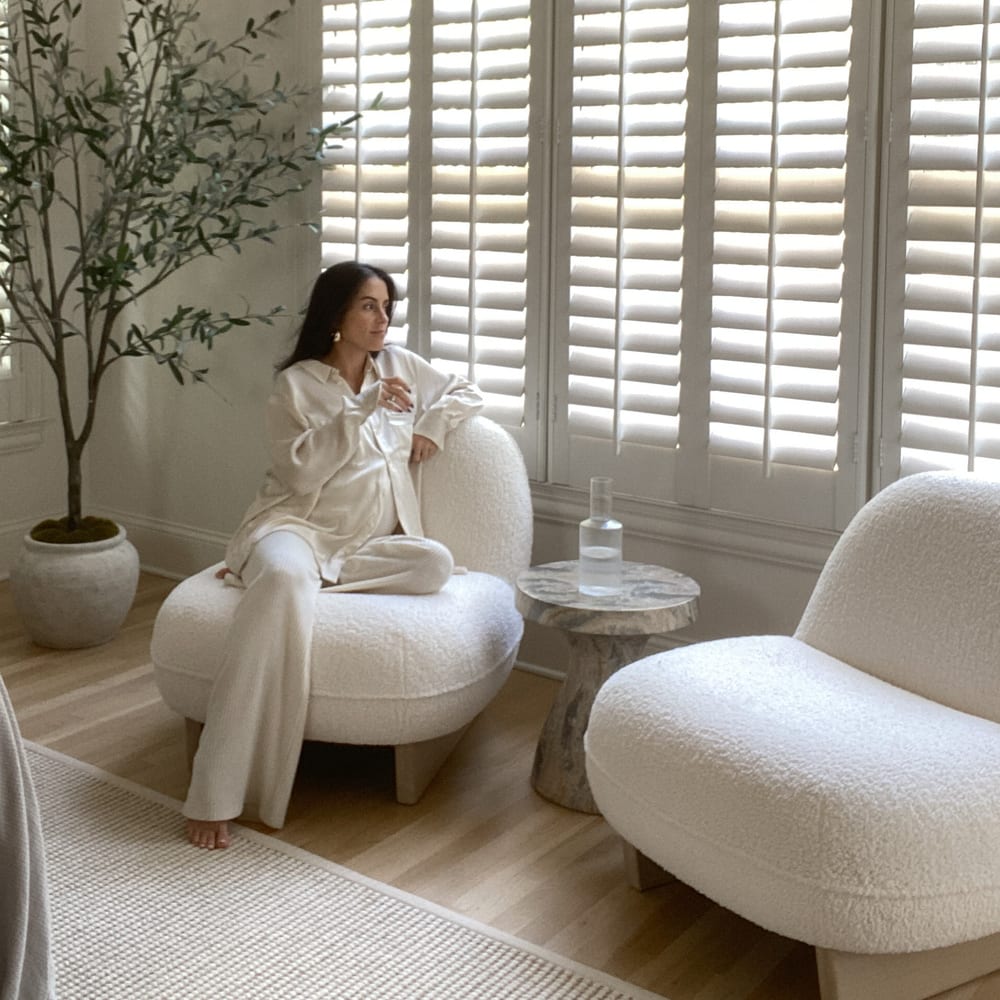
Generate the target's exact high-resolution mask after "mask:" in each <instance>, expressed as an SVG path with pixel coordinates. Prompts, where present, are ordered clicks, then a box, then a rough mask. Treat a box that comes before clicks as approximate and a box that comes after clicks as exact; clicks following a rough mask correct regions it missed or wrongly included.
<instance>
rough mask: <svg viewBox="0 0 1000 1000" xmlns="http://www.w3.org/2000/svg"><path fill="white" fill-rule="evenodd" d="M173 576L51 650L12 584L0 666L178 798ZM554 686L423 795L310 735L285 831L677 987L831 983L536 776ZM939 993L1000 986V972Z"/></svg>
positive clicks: (40, 718)
mask: <svg viewBox="0 0 1000 1000" xmlns="http://www.w3.org/2000/svg"><path fill="white" fill-rule="evenodd" d="M173 586H174V583H173V582H172V581H169V580H164V579H162V578H159V577H156V576H153V575H150V574H143V575H142V578H141V579H140V583H139V592H138V594H137V597H136V604H135V607H134V608H133V610H132V612H131V613H130V615H129V617H128V619H127V620H126V623H125V627H124V628H123V630H122V632H121V634H120V635H119V636H118V637H117V638H116V639H114V640H113V641H112V642H110V643H108V644H106V645H104V646H100V647H96V648H95V649H90V650H66V651H59V652H54V651H51V650H42V649H39V648H38V647H36V646H34V645H32V644H31V643H30V642H29V641H28V639H27V638H26V637H25V636H24V635H23V633H22V632H21V629H20V625H19V623H18V621H17V616H16V613H15V612H14V609H13V602H12V601H11V598H10V588H9V585H8V584H6V583H0V674H2V675H3V678H4V681H5V683H6V684H7V686H8V689H9V690H10V695H11V699H12V701H13V703H14V707H15V710H16V711H17V714H18V718H19V720H20V721H21V725H22V728H23V730H24V735H25V736H26V737H27V738H29V739H32V740H35V741H37V742H39V743H42V744H45V745H48V746H52V747H54V748H55V749H57V750H60V751H62V752H63V753H67V754H69V755H70V756H73V757H77V758H78V759H80V760H85V761H88V762H90V763H92V764H96V765H97V766H98V767H102V768H105V769H106V770H108V771H110V772H112V773H113V774H118V775H121V776H122V777H125V778H128V779H130V780H132V781H135V782H138V783H139V784H141V785H144V786H146V787H148V788H151V789H154V790H155V791H158V792H161V793H163V794H165V795H170V796H173V797H175V798H181V797H183V795H184V792H185V789H186V787H187V780H188V772H187V762H186V759H185V746H184V744H185V740H184V728H185V727H184V721H183V720H182V719H180V718H179V717H178V716H176V715H174V714H173V713H172V712H171V711H170V710H169V709H168V708H166V706H164V705H163V703H162V702H161V701H160V699H159V695H158V693H157V691H156V686H155V684H154V682H153V679H152V668H151V666H150V663H149V639H150V635H151V632H152V623H153V619H154V617H155V615H156V610H157V608H158V607H159V605H160V602H161V601H162V600H163V598H164V597H165V596H166V595H167V593H169V591H170V590H171V589H172V587H173ZM557 688H558V684H557V683H556V682H555V681H552V680H548V679H546V678H543V677H538V676H536V675H533V674H529V673H525V672H522V671H518V670H515V671H514V672H513V674H512V675H511V678H510V680H509V682H508V683H507V685H506V686H505V687H504V689H503V690H502V691H501V692H500V694H499V696H498V697H497V698H496V700H495V701H494V702H493V703H492V704H491V705H490V706H489V707H488V708H487V709H486V711H485V712H483V714H482V715H481V716H480V717H479V718H478V719H477V720H476V721H475V722H474V723H473V725H472V726H471V727H470V729H469V731H468V732H467V733H466V734H465V736H464V737H463V739H462V740H461V742H460V743H459V744H458V746H456V747H455V749H454V750H453V752H452V753H451V755H450V756H449V758H448V760H447V761H446V763H445V765H444V767H443V768H442V770H441V771H440V773H439V774H438V775H437V776H436V777H435V779H434V780H433V781H432V782H431V784H430V786H429V787H428V789H427V791H426V792H425V794H424V795H423V797H422V798H421V799H420V801H419V802H417V803H416V804H415V805H409V806H407V805H401V804H399V803H398V802H396V801H395V792H394V779H393V755H392V751H391V749H388V748H385V749H383V748H366V747H344V746H324V745H320V744H307V745H306V746H305V747H304V748H303V754H302V760H301V762H300V766H299V772H298V776H297V779H296V785H295V791H294V794H293V797H292V802H291V805H290V807H289V814H288V821H287V824H286V826H285V828H284V829H283V830H281V831H279V832H278V833H277V834H276V835H277V836H278V837H279V838H280V839H282V840H284V841H286V842H288V843H292V844H296V845H298V846H300V847H302V848H304V849H305V850H308V851H312V852H314V853H316V854H319V855H321V856H323V857H325V858H329V859H330V860H332V861H336V862H338V863H340V864H344V865H347V866H348V867H350V868H353V869H354V870H355V871H359V872H362V873H363V874H365V875H369V876H371V877H372V878H376V879H380V880H382V881H385V882H388V883H390V884H393V885H396V886H398V887H399V888H401V889H405V890H407V891H409V892H414V893H416V894H418V895H420V896H423V897H424V898H427V899H431V900H433V901H435V902H438V903H441V904H442V905H444V906H448V907H450V908H452V909H454V910H457V911H458V912H460V913H464V914H466V915H468V916H470V917H473V918H475V919H478V920H481V921H484V922H485V923H488V924H490V925H492V926H495V927H497V928H499V929H501V930H503V931H507V932H509V933H513V934H516V935H519V936H521V937H524V938H527V939H528V940H530V941H533V942H535V943H536V944H539V945H542V946H544V947H547V948H551V949H553V950H554V951H557V952H559V953H560V954H563V955H566V956H567V957H569V958H571V959H574V960H576V961H579V962H583V963H585V964H587V965H591V966H594V967H597V968H600V969H603V970H605V971H607V972H609V973H611V974H612V975H615V976H620V977H621V978H623V979H626V980H628V981H629V982H633V983H636V984H637V985H639V986H642V987H644V988H645V989H648V990H652V991H653V992H656V993H660V994H662V995H663V996H667V997H670V998H671V1000H818V997H819V990H818V986H817V978H816V964H815V959H814V956H813V952H812V949H811V948H809V947H807V946H806V945H803V944H800V943H798V942H794V941H790V940H788V939H786V938H782V937H779V936H777V935H775V934H771V933H769V932H767V931H764V930H762V929H760V928H758V927H755V926H754V925H753V924H750V923H748V922H747V921H745V920H742V919H740V918H739V917H737V916H735V915H734V914H732V913H729V912H728V911H726V910H723V909H722V908H720V907H718V906H715V905H714V904H713V903H711V902H710V901H709V900H707V899H706V898H705V897H703V896H701V895H699V894H698V893H697V892H695V891H694V890H693V889H691V888H690V887H688V886H686V885H684V884H683V883H681V882H677V881H674V882H670V883H668V884H666V885H663V886H660V887H658V888H654V889H650V890H648V891H646V892H643V893H640V892H637V891H636V890H634V889H632V888H631V887H630V886H628V885H627V884H626V879H625V871H624V866H623V864H622V854H621V852H622V848H621V843H620V841H619V839H618V837H617V836H616V835H615V834H614V832H613V831H612V830H611V829H610V828H609V827H608V826H607V824H606V823H605V822H604V820H603V819H602V818H601V817H600V816H590V815H586V814H582V813H577V812H573V811H571V810H568V809H563V808H562V807H560V806H557V805H554V804H553V803H551V802H548V801H546V800H545V799H543V798H541V797H540V796H539V795H537V794H536V793H535V792H534V791H532V789H531V786H530V774H531V764H532V759H533V757H534V751H535V743H536V741H537V738H538V734H539V732H540V731H541V727H542V724H543V722H544V720H545V717H546V714H547V712H548V708H549V706H550V704H551V703H552V700H553V698H554V696H555V693H556V691H557ZM249 825H253V824H249ZM257 828H258V829H266V828H264V827H257ZM182 829H183V822H182V820H181V819H180V818H179V817H178V821H177V835H178V837H180V836H182ZM940 1000H1000V973H994V974H993V975H992V976H986V977H983V978H982V979H980V980H977V981H976V982H974V983H971V984H968V985H966V986H962V987H958V988H957V989H954V990H951V991H948V992H946V993H943V994H941V997H940Z"/></svg>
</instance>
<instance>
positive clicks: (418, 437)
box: [410, 434, 438, 462]
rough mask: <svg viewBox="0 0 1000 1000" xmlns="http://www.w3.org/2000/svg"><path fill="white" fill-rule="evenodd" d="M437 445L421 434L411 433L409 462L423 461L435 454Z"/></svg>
mask: <svg viewBox="0 0 1000 1000" xmlns="http://www.w3.org/2000/svg"><path fill="white" fill-rule="evenodd" d="M437 450H438V446H437V445H436V444H435V443H434V442H433V441H432V440H431V439H430V438H429V437H424V436H423V434H414V435H413V447H412V448H411V449H410V461H411V462H425V461H426V460H427V459H428V458H432V457H433V456H434V455H436V454H437Z"/></svg>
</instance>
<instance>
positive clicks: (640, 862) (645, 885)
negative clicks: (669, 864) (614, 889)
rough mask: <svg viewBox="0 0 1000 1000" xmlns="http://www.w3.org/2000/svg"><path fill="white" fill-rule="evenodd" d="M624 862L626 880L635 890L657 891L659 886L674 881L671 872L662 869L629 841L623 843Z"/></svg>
mask: <svg viewBox="0 0 1000 1000" xmlns="http://www.w3.org/2000/svg"><path fill="white" fill-rule="evenodd" d="M622 860H623V861H624V862H625V878H626V880H627V881H628V884H629V885H630V886H632V888H633V889H639V890H640V891H642V890H644V889H655V888H656V887H657V886H658V885H665V884H666V883H667V882H673V881H674V876H673V875H671V874H670V872H668V871H667V870H666V869H664V868H661V867H660V866H659V865H658V864H657V863H656V862H655V861H653V859H652V858H647V857H646V855H645V854H643V853H642V851H640V850H639V849H638V848H637V847H635V846H634V845H632V844H630V843H629V842H628V841H627V840H623V841H622Z"/></svg>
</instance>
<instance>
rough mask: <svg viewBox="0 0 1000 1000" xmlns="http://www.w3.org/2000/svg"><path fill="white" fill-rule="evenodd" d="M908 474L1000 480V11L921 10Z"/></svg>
mask: <svg viewBox="0 0 1000 1000" xmlns="http://www.w3.org/2000/svg"><path fill="white" fill-rule="evenodd" d="M911 41H912V50H911V51H912V68H911V76H910V95H909V108H908V114H905V115H904V116H903V118H904V121H906V122H907V123H908V134H907V136H905V137H904V141H903V142H902V143H901V144H900V145H902V146H903V147H905V148H906V151H907V152H908V157H909V170H908V172H904V173H903V176H905V177H906V179H907V190H906V205H905V259H904V261H903V262H902V272H903V276H902V284H903V294H902V298H903V305H902V323H901V326H902V348H901V350H902V373H901V385H900V386H899V387H898V390H897V391H898V393H899V397H898V400H899V409H898V412H897V413H896V414H894V415H893V416H894V417H895V419H896V420H897V421H898V422H899V456H898V458H899V469H898V471H899V474H900V475H907V474H909V473H912V472H918V471H921V470H923V469H934V468H951V469H962V470H966V469H967V470H969V471H976V472H985V473H991V474H997V473H1000V181H998V175H997V174H996V167H997V165H998V155H997V154H998V149H1000V138H998V137H1000V116H998V112H1000V98H998V96H997V94H998V90H1000V86H998V85H1000V61H998V54H1000V5H998V4H996V3H990V2H976V3H969V2H951V3H945V2H941V0H938V2H934V3H920V2H918V3H915V4H914V11H913V26H912V36H911Z"/></svg>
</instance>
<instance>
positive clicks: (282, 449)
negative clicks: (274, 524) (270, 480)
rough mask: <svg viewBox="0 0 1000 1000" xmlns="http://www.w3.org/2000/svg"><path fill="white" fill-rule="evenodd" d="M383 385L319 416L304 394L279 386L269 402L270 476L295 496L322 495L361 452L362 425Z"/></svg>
mask: <svg viewBox="0 0 1000 1000" xmlns="http://www.w3.org/2000/svg"><path fill="white" fill-rule="evenodd" d="M378 393H379V386H378V383H373V384H372V385H370V386H367V387H366V388H365V389H364V390H363V391H362V392H361V393H360V394H359V395H358V396H357V397H355V398H352V397H350V396H349V395H347V394H346V393H344V394H341V395H340V396H338V397H337V398H336V405H335V406H333V407H332V408H329V409H327V410H326V411H325V412H319V411H318V410H317V409H314V408H311V407H309V405H308V403H309V398H308V395H307V394H305V393H296V392H294V391H292V387H291V386H290V384H289V382H287V381H286V382H285V383H284V384H282V385H280V386H279V387H278V388H277V389H276V390H275V392H274V393H273V394H272V395H271V398H270V399H269V400H268V402H267V432H268V438H269V440H270V446H271V471H272V472H273V473H274V475H275V476H277V478H278V479H279V480H280V481H281V482H282V483H283V484H284V486H285V487H286V488H287V489H288V490H290V491H291V492H292V493H297V494H304V493H312V492H314V491H315V490H318V489H319V488H320V487H321V486H322V485H323V484H324V483H325V482H326V481H327V480H328V479H329V478H330V477H331V476H333V475H335V474H336V473H337V472H338V471H339V470H340V469H341V468H343V466H344V465H345V464H346V463H347V462H348V461H349V460H350V458H351V456H352V455H353V454H354V453H355V452H356V451H357V449H358V443H359V438H360V433H361V425H362V424H363V423H364V422H365V421H366V420H367V419H368V418H369V417H370V416H371V415H372V413H373V412H374V411H375V407H376V405H377V404H378Z"/></svg>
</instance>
